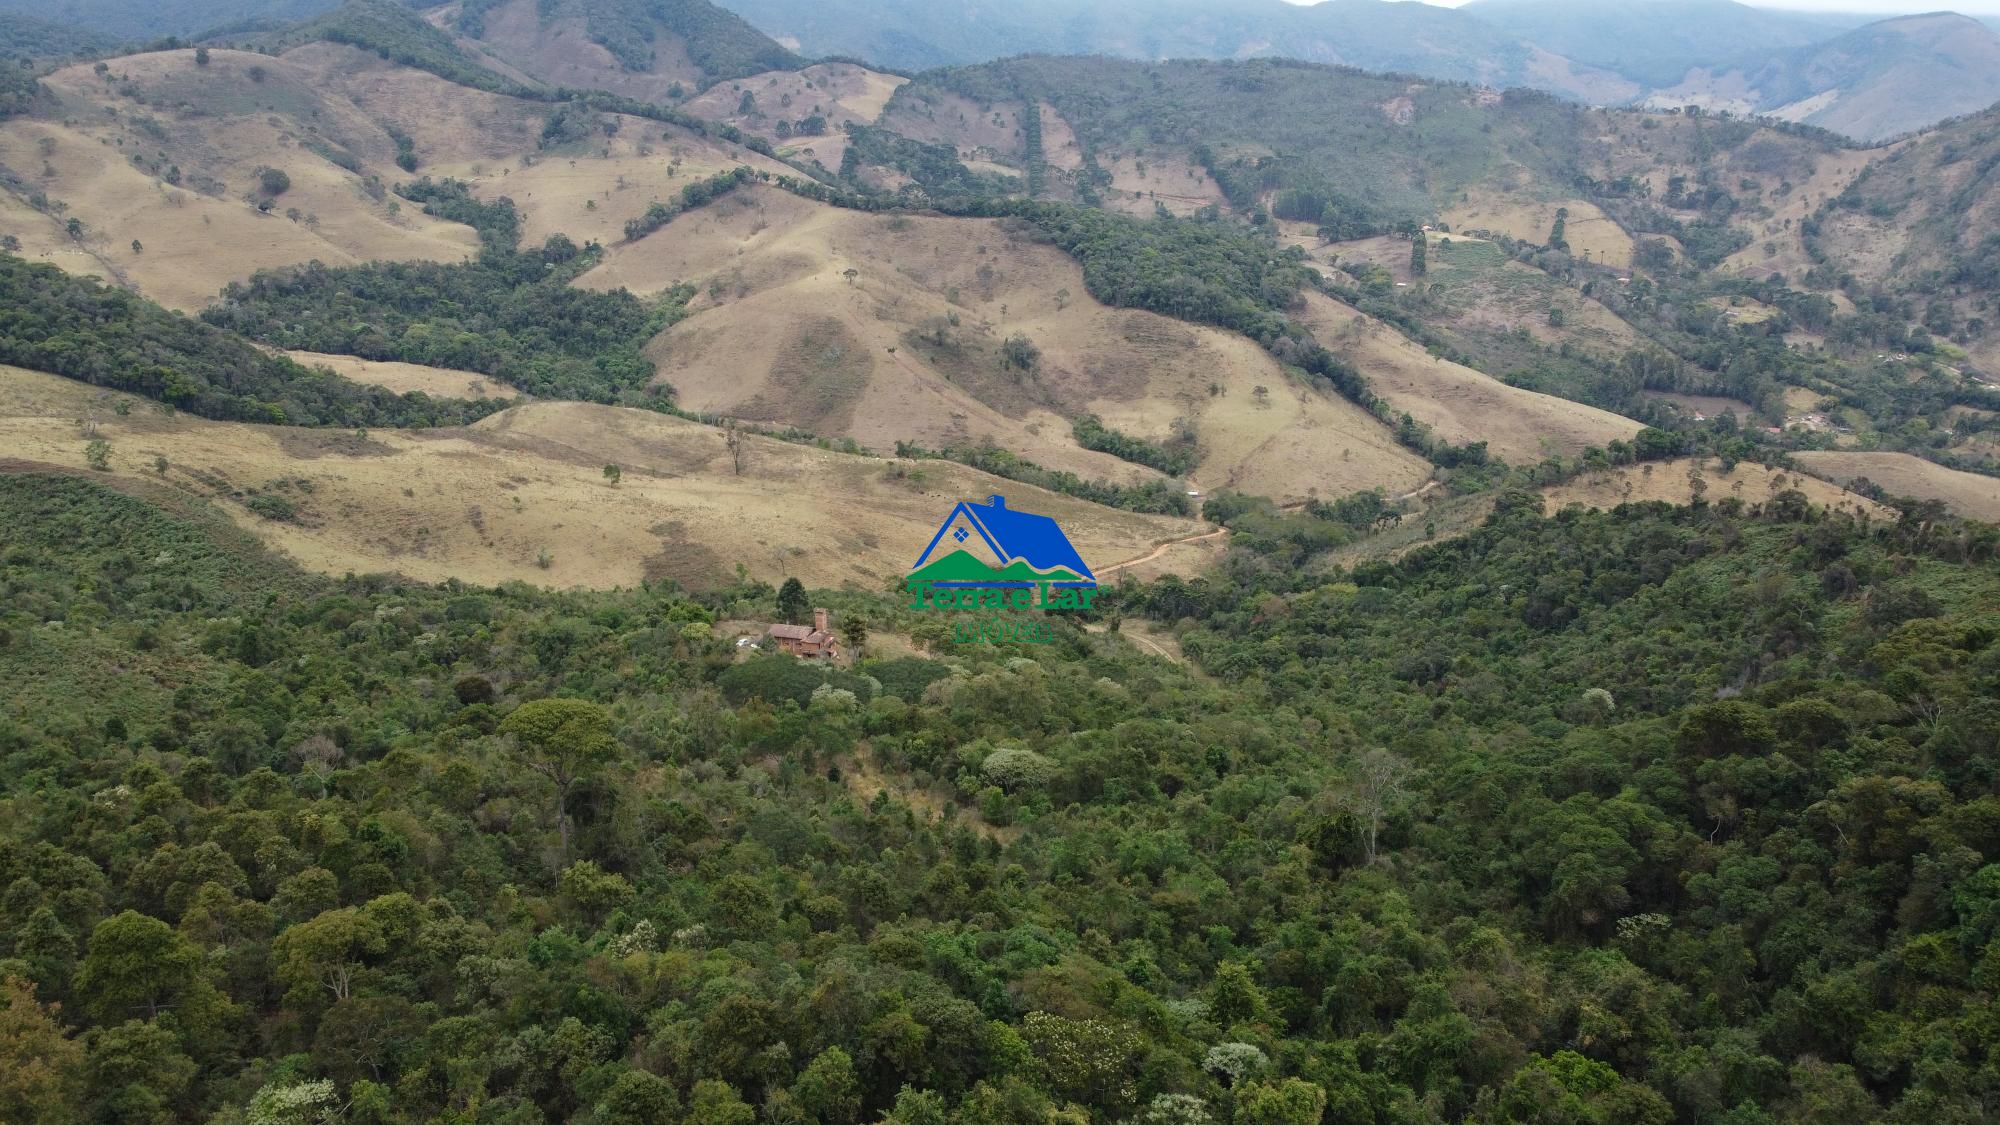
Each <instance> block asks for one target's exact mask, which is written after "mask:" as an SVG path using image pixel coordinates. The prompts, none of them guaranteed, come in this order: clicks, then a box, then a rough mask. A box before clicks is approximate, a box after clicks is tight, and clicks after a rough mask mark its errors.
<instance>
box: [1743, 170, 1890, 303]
mask: <svg viewBox="0 0 2000 1125" xmlns="http://www.w3.org/2000/svg"><path fill="white" fill-rule="evenodd" d="M1888 151H1893V150H1884V149H1875V150H1868V149H1843V150H1837V151H1833V152H1828V153H1823V154H1820V155H1819V156H1817V157H1816V158H1814V160H1813V165H1812V173H1811V174H1810V175H1809V176H1808V177H1806V178H1805V179H1803V180H1801V181H1799V182H1797V183H1794V184H1793V185H1792V188H1791V190H1790V191H1784V190H1783V184H1784V183H1785V182H1786V181H1785V180H1784V179H1783V177H1769V176H1767V177H1763V179H1765V180H1770V181H1772V182H1770V183H1768V184H1765V185H1764V206H1765V208H1766V209H1768V210H1769V211H1770V214H1769V215H1767V216H1764V217H1761V218H1757V219H1753V220H1749V221H1746V222H1745V223H1743V224H1741V225H1743V226H1745V227H1746V228H1747V229H1749V231H1750V233H1751V235H1752V237H1753V241H1752V242H1751V243H1750V245H1748V246H1745V247H1744V248H1743V249H1741V250H1738V251H1737V252H1736V253H1734V254H1732V255H1730V256H1729V257H1728V258H1727V259H1725V260H1724V261H1723V263H1722V267H1721V268H1722V269H1723V270H1724V271H1725V272H1729V273H1748V274H1757V275H1760V276H1761V275H1765V274H1769V273H1774V272H1775V273H1783V274H1784V275H1785V276H1787V277H1796V276H1798V275H1799V274H1802V273H1805V272H1806V271H1807V270H1808V269H1811V268H1812V266H1813V261H1812V258H1811V257H1810V256H1809V255H1808V254H1807V253H1806V248H1805V242H1804V240H1803V237H1802V235H1801V233H1800V231H1801V229H1802V228H1803V226H1804V224H1805V222H1806V220H1808V219H1810V218H1812V216H1813V215H1814V214H1815V213H1816V212H1817V211H1818V210H1819V208H1820V206H1821V204H1823V203H1825V202H1826V201H1827V200H1829V199H1832V198H1834V197H1836V196H1838V195H1839V194H1840V193H1841V192H1843V191H1846V190H1847V185H1848V184H1850V183H1853V182H1854V178H1855V177H1856V176H1858V175H1860V174H1861V169H1863V168H1864V167H1866V166H1867V165H1868V163H1869V162H1870V161H1871V160H1875V159H1879V158H1880V157H1882V156H1883V155H1885V154H1886V152H1888ZM1767 245H1768V247H1769V249H1766V247H1767Z"/></svg>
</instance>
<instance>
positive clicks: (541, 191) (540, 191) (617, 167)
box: [432, 116, 792, 246]
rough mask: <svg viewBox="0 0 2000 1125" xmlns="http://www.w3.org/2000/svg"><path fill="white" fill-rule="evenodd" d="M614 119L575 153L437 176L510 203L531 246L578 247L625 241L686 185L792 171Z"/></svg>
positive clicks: (652, 125)
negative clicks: (630, 228)
mask: <svg viewBox="0 0 2000 1125" xmlns="http://www.w3.org/2000/svg"><path fill="white" fill-rule="evenodd" d="M609 119H610V118H607V120H609ZM615 120H616V121H617V123H618V133H617V135H616V136H614V137H598V138H594V139H593V140H591V141H590V142H589V143H588V145H587V146H585V147H583V148H580V149H578V150H576V151H574V152H561V153H542V154H534V155H531V156H529V157H528V158H527V160H525V161H524V160H522V159H519V158H517V159H515V160H512V161H498V162H496V161H485V160H475V161H470V162H467V163H463V164H452V165H442V166H439V167H438V168H436V169H433V170H432V171H433V172H434V173H435V174H437V175H449V176H455V177H457V178H459V179H462V180H465V181H466V182H467V183H469V184H471V185H472V189H473V194H475V195H477V196H479V197H481V198H483V199H495V198H498V197H500V196H503V195H504V196H506V197H507V198H509V199H512V200H513V201H514V205H515V207H516V208H517V209H518V210H519V211H520V213H521V238H522V242H523V244H525V245H529V246H533V245H538V244H540V243H541V242H543V241H544V240H546V239H547V238H548V237H549V236H550V235H552V234H558V233H560V234H564V235H567V236H568V237H569V238H570V240H571V241H573V242H576V243H578V244H582V243H584V242H586V241H595V242H599V243H602V244H606V245H609V244H611V243H614V242H618V241H621V240H623V239H624V237H625V224H626V223H627V222H628V221H630V220H632V219H636V218H638V217H639V216H640V215H643V214H644V213H645V212H646V209H647V208H648V207H650V206H652V205H653V203H655V202H670V201H674V200H677V199H678V198H679V197H680V193H681V189H682V188H685V187H686V186H687V185H688V184H690V183H693V182H694V181H695V180H698V179H701V178H703V177H707V176H713V175H715V174H716V173H718V172H726V171H728V170H730V169H731V168H734V167H736V166H737V165H739V164H748V165H750V166H751V167H753V168H759V169H762V170H765V171H772V172H781V173H785V174H792V170H791V169H789V168H786V167H785V166H784V165H782V164H779V163H778V162H776V161H773V160H769V159H766V158H764V157H762V156H759V155H757V154H755V153H752V152H750V151H749V150H747V149H741V148H737V147H736V146H734V145H729V144H726V143H723V142H721V141H715V140H711V139H708V138H705V137H700V136H697V135H695V134H693V133H690V132H688V131H687V130H684V129H680V128H676V127H673V126H662V125H660V124H659V123H657V122H653V121H647V120H644V119H642V118H636V117H624V116H619V117H617V118H616V119H615Z"/></svg>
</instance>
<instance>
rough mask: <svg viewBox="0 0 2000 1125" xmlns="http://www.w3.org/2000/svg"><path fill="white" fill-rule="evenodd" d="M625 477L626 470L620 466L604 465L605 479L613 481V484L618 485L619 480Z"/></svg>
mask: <svg viewBox="0 0 2000 1125" xmlns="http://www.w3.org/2000/svg"><path fill="white" fill-rule="evenodd" d="M624 478H625V470H623V469H621V468H619V467H618V466H616V465H606V466H604V479H605V480H607V481H609V482H611V483H612V484H613V485H616V484H617V483H618V482H619V481H621V480H623V479H624Z"/></svg>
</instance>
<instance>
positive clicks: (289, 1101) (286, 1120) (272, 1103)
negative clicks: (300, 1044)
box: [243, 1078, 341, 1125]
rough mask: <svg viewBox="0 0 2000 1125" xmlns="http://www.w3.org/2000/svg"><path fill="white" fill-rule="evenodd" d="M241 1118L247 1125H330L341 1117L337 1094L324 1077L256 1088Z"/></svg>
mask: <svg viewBox="0 0 2000 1125" xmlns="http://www.w3.org/2000/svg"><path fill="white" fill-rule="evenodd" d="M243 1117H244V1121H245V1122H246V1125H333V1123H335V1122H338V1121H339V1120H340V1118H341V1113H340V1094H339V1093H338V1092H337V1091H336V1090H335V1089H334V1088H333V1082H332V1080H330V1079H326V1078H321V1079H319V1080H317V1081H314V1082H291V1083H285V1084H282V1085H281V1084H278V1083H273V1084H271V1085H269V1086H266V1087H264V1088H263V1089H261V1090H258V1091H257V1093H256V1095H255V1096H253V1097H252V1098H251V1099H250V1104H249V1106H248V1107H246V1108H245V1110H244V1113H243Z"/></svg>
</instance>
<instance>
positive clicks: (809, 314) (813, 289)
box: [580, 188, 1429, 499]
mask: <svg viewBox="0 0 2000 1125" xmlns="http://www.w3.org/2000/svg"><path fill="white" fill-rule="evenodd" d="M848 269H853V270H855V271H856V272H855V277H854V279H853V280H852V282H851V283H850V282H849V281H848V279H847V278H846V277H845V276H844V274H845V271H846V270H848ZM676 281H693V282H697V283H700V284H702V285H703V286H704V287H705V292H704V294H703V295H702V296H701V297H699V298H698V299H697V301H696V304H695V306H694V307H695V308H696V310H697V313H696V315H695V316H693V317H692V318H690V319H689V320H687V321H685V322H684V323H682V324H681V325H679V326H677V327H676V328H674V329H673V330H672V331H670V332H669V333H667V334H666V335H665V336H663V337H662V338H661V339H660V340H659V341H657V342H656V344H655V345H654V347H653V349H652V353H651V354H652V355H653V357H654V358H655V360H656V361H657V362H658V363H659V365H660V369H661V378H662V380H664V381H665V382H667V383H669V384H671V385H672V386H673V387H674V388H675V390H676V392H677V393H678V395H679V401H680V402H681V404H682V405H684V406H687V407H689V408H691V409H697V410H702V411H717V412H730V413H737V414H740V415H742V416H744V417H748V418H753V419H757V420H759V421H765V422H769V423H774V424H788V425H795V426H799V427H801V428H812V427H818V429H817V431H816V432H821V433H826V434H829V435H832V436H850V437H853V438H854V439H855V440H856V441H859V442H861V443H862V444H863V445H866V446H869V447H872V448H877V449H883V450H887V449H890V448H893V446H894V443H895V442H896V441H898V440H902V441H917V442H920V443H922V444H924V445H927V446H931V447H937V446H941V445H944V444H960V443H966V442H977V441H981V440H991V441H993V442H994V443H996V444H998V445H1000V446H1002V447H1004V448H1007V449H1010V450H1012V451H1014V452H1016V453H1018V454H1020V455H1021V456H1024V457H1026V458H1028V459H1030V460H1033V461H1035V462H1037V463H1040V464H1044V465H1047V466H1049V467H1051V468H1061V469H1068V470H1071V471H1074V472H1078V473H1081V474H1083V475H1085V476H1089V477H1100V476H1101V477H1107V478H1112V479H1134V478H1137V477H1140V476H1144V475H1146V474H1147V472H1148V471H1147V470H1143V469H1139V468H1137V467H1136V466H1132V465H1130V464H1128V463H1126V462H1123V461H1119V460H1117V459H1115V458H1112V457H1109V456H1107V455H1104V454H1099V453H1092V452H1089V451H1086V450H1082V449H1080V448H1078V447H1077V446H1076V444H1075V441H1074V439H1073V437H1072V436H1071V433H1070V426H1069V421H1068V420H1069V419H1071V418H1074V417H1076V416H1078V415H1081V414H1084V413H1095V414H1097V415H1099V416H1100V417H1102V418H1103V419H1104V421H1105V423H1106V424H1107V425H1109V426H1112V427H1113V428H1116V429H1120V430H1123V431H1125V432H1128V433H1132V434H1135V435H1138V436H1141V437H1146V438H1149V439H1153V440H1162V439H1165V438H1167V437H1169V436H1171V434H1172V433H1173V431H1174V428H1175V426H1176V424H1177V423H1178V422H1180V421H1181V420H1185V421H1186V422H1187V423H1188V424H1190V425H1191V426H1192V427H1193V429H1194V431H1195V433H1196V436H1197V440H1198V443H1199V445H1200V447H1201V448H1202V450H1203V451H1204V454H1205V455H1204V457H1203V459H1202V461H1201V463H1200V465H1199V466H1198V467H1197V468H1196V470H1195V471H1194V473H1193V477H1194V479H1195V480H1196V481H1198V482H1199V484H1200V486H1201V487H1204V488H1208V489H1214V488H1224V487H1227V488H1237V489H1242V490H1245V491H1250V492H1256V493H1259V494H1264V495H1271V496H1274V497H1280V498H1284V499H1301V498H1304V497H1305V496H1308V495H1312V494H1318V495H1341V494H1345V493H1347V492H1352V491H1355V490H1357V489H1362V488H1373V487H1381V488H1386V489H1389V490H1391V491H1399V492H1400V491H1406V490H1408V489H1409V488H1412V487H1415V486H1416V484H1418V483H1420V482H1421V481H1422V480H1423V479H1424V478H1425V477H1426V476H1427V475H1428V473H1429V466H1428V465H1426V464H1425V463H1424V462H1423V461H1422V460H1421V459H1420V458H1418V457H1416V456H1414V455H1412V454H1411V453H1409V452H1408V451H1407V450H1404V449H1403V448H1401V447H1400V446H1398V445H1397V444H1396V443H1395V441H1394V440H1393V438H1392V437H1391V435H1390V434H1389V433H1388V431H1387V430H1386V429H1385V428H1384V427H1383V426H1381V424H1380V423H1378V422H1376V421H1375V419H1373V418H1372V417H1370V416H1368V415H1367V414H1366V413H1365V412H1363V411H1361V410H1359V409H1357V408H1356V407H1354V406H1353V405H1352V404H1350V403H1347V402H1345V401H1343V400H1340V399H1338V398H1336V397H1334V396H1332V395H1329V394H1326V393H1323V392H1321V391H1318V390H1315V389H1311V388H1307V387H1302V386H1298V385H1295V384H1292V383H1290V382H1289V381H1288V379H1287V378H1286V376H1285V374H1284V371H1283V369H1282V368H1281V367H1280V366H1279V365H1278V364H1277V363H1276V362H1274V361H1273V360H1272V359H1271V358H1270V357H1269V356H1267V355H1266V354H1265V353H1264V352H1263V351H1262V350H1261V349H1259V348H1257V347H1256V346H1255V345H1254V344H1252V343H1251V342H1249V341H1248V340H1245V339H1243V338H1241V337H1237V336H1232V335H1229V334H1227V333H1223V332H1217V331H1214V330H1211V329H1206V328H1199V327H1195V326H1192V325H1188V324H1184V323H1181V322H1177V321H1172V320H1168V319H1166V318H1163V317H1159V316H1154V315H1152V314H1149V313H1143V312H1135V311H1129V310H1113V309H1107V308H1105V307H1104V306H1102V305H1099V304H1098V303H1097V302H1096V301H1094V300H1092V299H1091V298H1090V296H1089V294H1088V293H1087V292H1086V290H1085V288H1084V284H1083V275H1082V272H1081V270H1080V269H1079V268H1078V266H1077V265H1076V264H1075V262H1073V261H1071V260H1070V259H1069V258H1067V257H1066V256H1064V255H1062V254H1061V253H1060V252H1058V251H1056V250H1054V249H1052V248H1049V247H1047V246H1044V245H1041V244H1039V243H1036V242H1033V241H1031V240H1029V239H1027V238H1026V237H1024V236H1023V235H1020V234H1017V233H1014V232H1012V231H1011V230H1010V229H1008V228H1007V227H1006V226H1005V225H1003V224H1001V223H999V222H996V221H992V220H975V219H949V218H941V217H930V216H923V217H919V216H903V217H893V218H892V217H884V216H874V215H865V214H860V213H856V212H850V211H840V210H836V209H833V208H828V207H822V206H819V205H817V204H813V203H809V202H806V201H803V200H800V199H798V198H796V197H794V196H790V195H787V194H785V193H783V192H779V191H775V190H771V189H764V188H750V189H745V190H743V191H740V192H738V193H736V194H735V195H734V196H731V197H730V198H728V199H725V200H723V201H722V202H720V203H718V204H717V205H715V206H712V207H709V208H705V209H703V210H702V211H701V212H698V213H696V214H692V215H688V216H684V217H683V218H681V219H679V220H678V221H676V222H675V223H674V224H673V225H671V226H669V227H667V228H666V229H665V230H663V231H661V232H660V233H659V234H656V235H654V236H652V237H649V238H647V239H645V240H643V241H641V242H640V243H638V244H636V245H632V246H627V247H619V248H616V249H614V250H613V252H612V253H611V254H610V256H609V257H608V259H607V260H606V262H605V263H604V264H603V265H602V266H600V267H598V269H596V270H594V271H592V272H591V273H590V274H588V275H586V276H585V277H584V278H582V279H581V281H580V284H586V285H595V286H601V287H611V286H617V285H624V286H627V287H629V288H632V289H633V290H635V291H638V292H642V293H645V292H656V291H658V290H660V289H663V288H665V287H667V286H668V285H671V284H673V283H674V282H676ZM952 317H957V318H958V322H959V323H958V324H957V325H956V326H953V325H952V324H951V323H950V319H951V318H952ZM940 331H941V332H943V334H944V337H945V338H946V339H947V340H948V341H950V343H948V344H946V345H939V344H937V343H936V342H935V341H936V335H935V334H936V333H938V332H940ZM1016 333H1019V334H1021V335H1025V336H1026V337H1028V338H1029V339H1030V340H1031V341H1033V343H1034V344H1035V345H1036V347H1037V348H1039V349H1040V352H1041V357H1042V358H1041V363H1040V367H1039V369H1038V370H1037V371H1036V372H1035V373H1034V374H1033V375H1028V374H1026V373H1023V372H1019V371H1009V370H1006V369H1005V368H1004V367H1003V366H1002V364H1001V363H1000V361H999V357H998V354H997V353H998V349H999V347H1000V344H1001V342H1002V341H1003V340H1004V339H1006V338H1007V337H1009V336H1011V335H1014V334H1016ZM1259 387H1262V388H1264V394H1262V395H1259V394H1257V388H1259Z"/></svg>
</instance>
